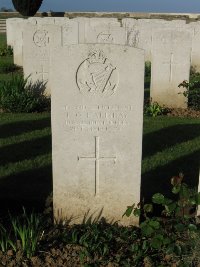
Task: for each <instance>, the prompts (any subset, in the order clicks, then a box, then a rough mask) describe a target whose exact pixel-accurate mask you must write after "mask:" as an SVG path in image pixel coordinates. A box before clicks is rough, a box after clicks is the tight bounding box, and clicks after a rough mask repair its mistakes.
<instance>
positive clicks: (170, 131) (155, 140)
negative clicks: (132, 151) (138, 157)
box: [142, 124, 200, 159]
mask: <svg viewBox="0 0 200 267" xmlns="http://www.w3.org/2000/svg"><path fill="white" fill-rule="evenodd" d="M199 133H200V124H179V125H174V126H170V127H168V128H163V129H160V130H158V131H156V132H152V133H148V134H145V135H144V136H143V144H142V150H143V153H142V155H143V156H142V158H143V159H144V158H146V157H149V156H151V155H153V154H155V153H157V152H161V151H163V150H164V149H167V148H169V147H172V146H174V145H176V144H179V143H182V142H186V141H190V140H192V139H194V138H196V137H198V136H199Z"/></svg>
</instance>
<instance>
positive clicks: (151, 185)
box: [0, 114, 200, 211]
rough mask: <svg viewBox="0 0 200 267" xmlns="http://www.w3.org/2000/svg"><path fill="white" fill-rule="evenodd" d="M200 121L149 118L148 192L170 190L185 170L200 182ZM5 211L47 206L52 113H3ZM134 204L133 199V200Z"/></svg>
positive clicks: (1, 195)
mask: <svg viewBox="0 0 200 267" xmlns="http://www.w3.org/2000/svg"><path fill="white" fill-rule="evenodd" d="M199 133H200V120H199V119H191V118H169V117H156V118H149V117H148V118H147V117H145V118H144V136H143V162H142V196H143V197H144V198H145V200H149V199H150V196H151V195H152V194H153V193H156V192H164V193H165V195H166V194H167V193H168V192H169V191H170V178H171V177H172V176H173V175H176V174H178V173H179V172H183V173H184V174H185V177H186V182H187V183H189V184H190V185H192V186H194V185H197V183H198V174H199V159H200V134H199ZM0 155H1V157H0V211H1V210H3V209H4V210H5V209H7V208H9V209H12V208H13V209H16V207H18V208H19V210H20V211H21V205H25V206H26V207H27V208H28V207H35V208H36V209H39V208H42V207H43V204H44V201H45V199H46V197H47V195H48V194H49V193H50V192H51V190H52V163H51V127H50V114H0ZM130 204H132V203H130Z"/></svg>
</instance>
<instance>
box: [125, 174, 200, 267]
mask: <svg viewBox="0 0 200 267" xmlns="http://www.w3.org/2000/svg"><path fill="white" fill-rule="evenodd" d="M171 184H172V193H173V194H175V195H176V196H177V199H176V200H172V199H169V198H166V197H165V196H164V195H163V194H160V193H157V194H154V195H153V197H152V203H150V204H144V205H141V204H138V205H137V206H136V205H135V204H133V205H132V206H129V207H127V210H126V211H125V213H124V215H123V216H125V215H126V216H128V217H129V216H130V215H131V214H133V215H134V216H140V215H141V213H143V215H144V218H145V219H144V221H143V222H142V223H141V224H140V231H141V242H140V243H139V244H136V245H134V247H135V253H137V254H138V255H139V256H140V257H139V258H138V260H139V261H141V260H142V259H144V260H147V261H148V262H153V263H154V264H156V263H157V264H161V263H162V264H166V263H167V264H173V262H174V260H175V259H178V260H177V261H178V262H179V265H178V266H185V267H186V266H193V265H192V264H193V262H192V258H193V257H192V255H193V251H194V250H195V248H196V245H197V242H196V238H197V230H198V228H197V226H196V223H195V221H194V218H192V216H191V214H190V210H191V209H192V208H193V209H197V207H198V205H199V204H200V193H198V192H197V191H196V190H195V189H191V188H189V187H188V185H187V184H185V183H183V175H182V174H179V176H177V177H173V178H172V179H171ZM153 205H161V206H162V207H163V211H162V217H154V216H153V217H152V215H151V214H152V212H153ZM159 255H160V256H161V257H162V258H161V259H160V257H159ZM186 258H188V259H189V265H188V262H187V263H186V261H185V259H186ZM158 259H159V261H158ZM150 266H151V265H150ZM157 266H158V265H157ZM176 266H177V265H176Z"/></svg>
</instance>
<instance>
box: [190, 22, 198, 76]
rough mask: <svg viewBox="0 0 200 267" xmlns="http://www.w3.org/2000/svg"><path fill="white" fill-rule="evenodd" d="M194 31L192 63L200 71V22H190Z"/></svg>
mask: <svg viewBox="0 0 200 267" xmlns="http://www.w3.org/2000/svg"><path fill="white" fill-rule="evenodd" d="M189 26H191V31H192V55H191V64H192V66H193V68H194V70H195V71H196V72H200V22H193V23H190V24H189Z"/></svg>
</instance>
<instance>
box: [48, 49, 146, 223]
mask: <svg viewBox="0 0 200 267" xmlns="http://www.w3.org/2000/svg"><path fill="white" fill-rule="evenodd" d="M69 62H70V64H69ZM133 66H134V67H133ZM50 85H51V93H52V95H51V99H52V109H51V118H52V146H53V152H52V153H53V191H54V192H53V194H54V196H53V201H54V216H55V219H56V220H60V219H71V223H81V222H82V221H83V219H84V216H86V217H87V218H88V217H89V216H90V215H91V216H92V219H95V218H97V217H98V215H99V214H101V216H103V217H105V218H106V219H107V220H109V221H110V220H114V221H118V220H119V221H120V223H122V224H130V223H137V222H138V219H137V218H134V217H133V216H131V217H130V218H126V217H124V218H122V214H123V213H124V211H125V210H126V207H127V206H128V205H131V204H132V203H134V202H135V203H138V202H139V201H140V184H141V154H142V124H143V93H144V51H142V50H140V49H135V48H132V47H128V46H120V45H108V44H104V45H103V44H88V45H86V44H81V45H71V46H66V47H58V48H56V49H53V51H52V53H51V61H50Z"/></svg>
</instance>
